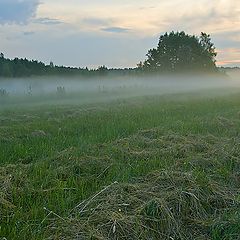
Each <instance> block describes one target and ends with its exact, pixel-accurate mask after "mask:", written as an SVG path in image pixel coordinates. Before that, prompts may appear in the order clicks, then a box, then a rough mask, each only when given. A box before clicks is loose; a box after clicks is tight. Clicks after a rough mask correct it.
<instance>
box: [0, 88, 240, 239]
mask: <svg viewBox="0 0 240 240" xmlns="http://www.w3.org/2000/svg"><path fill="white" fill-rule="evenodd" d="M212 91H213V90H212ZM211 96H212V97H211ZM239 133H240V91H239V93H234V94H233V93H229V94H226V95H222V96H217V94H215V93H213V92H211V91H209V94H207V93H205V94H204V96H202V94H201V93H192V94H190V93H189V94H175V95H169V96H151V97H139V98H132V99H124V100H118V101H115V102H114V103H101V104H98V105H97V104H89V105H88V106H82V105H79V106H78V105H76V104H75V105H73V106H70V105H68V106H52V107H50V106H49V107H44V106H42V107H41V106H38V107H37V108H35V109H32V108H30V107H29V108H24V109H22V110H19V109H12V108H11V109H9V110H2V111H1V112H0V159H1V163H0V237H1V238H4V237H5V239H8V240H9V239H11V240H13V239H34V240H35V239H36V240H37V239H39V240H40V239H104V240H105V239H133V240H134V239H136V240H137V239H175V240H177V239H204V240H205V239H215V240H217V239H226V240H227V239H228V240H231V239H232V240H235V239H239V236H240V206H239V203H240V194H239V193H240V192H239V191H240V135H239Z"/></svg>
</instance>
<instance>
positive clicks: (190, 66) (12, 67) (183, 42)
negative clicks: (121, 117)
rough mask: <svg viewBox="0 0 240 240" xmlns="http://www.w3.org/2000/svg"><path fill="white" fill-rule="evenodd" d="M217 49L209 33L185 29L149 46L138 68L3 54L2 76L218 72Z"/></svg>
mask: <svg viewBox="0 0 240 240" xmlns="http://www.w3.org/2000/svg"><path fill="white" fill-rule="evenodd" d="M216 56H217V52H216V48H215V46H214V44H213V43H212V41H211V38H210V35H208V34H206V33H203V32H202V33H201V35H200V36H195V35H189V34H186V33H185V32H183V31H182V32H170V33H165V34H163V35H161V36H160V38H159V42H158V45H157V47H156V48H153V49H150V50H149V51H148V53H147V54H146V57H147V58H146V60H145V61H144V62H140V63H139V64H137V67H136V68H124V69H108V68H107V67H106V66H100V67H98V68H97V69H90V70H89V69H88V68H75V67H65V66H55V65H54V64H53V62H50V64H44V63H42V62H39V61H36V60H28V59H26V58H25V59H22V58H20V59H19V58H15V59H8V58H5V57H4V54H3V53H1V54H0V77H28V76H42V75H78V76H79V75H80V76H84V77H87V76H105V75H109V74H110V75H111V74H112V75H128V74H149V73H179V72H204V73H206V72H217V67H216Z"/></svg>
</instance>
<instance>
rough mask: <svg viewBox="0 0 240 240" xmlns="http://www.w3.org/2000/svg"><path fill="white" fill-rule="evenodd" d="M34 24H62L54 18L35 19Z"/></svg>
mask: <svg viewBox="0 0 240 240" xmlns="http://www.w3.org/2000/svg"><path fill="white" fill-rule="evenodd" d="M34 23H39V24H44V25H56V24H61V23H63V22H61V21H60V20H58V19H55V18H37V19H35V20H34Z"/></svg>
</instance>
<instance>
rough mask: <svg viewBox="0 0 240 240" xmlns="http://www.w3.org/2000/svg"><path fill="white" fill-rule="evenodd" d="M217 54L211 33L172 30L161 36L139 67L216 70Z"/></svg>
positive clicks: (162, 69)
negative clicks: (189, 33) (199, 34)
mask: <svg viewBox="0 0 240 240" xmlns="http://www.w3.org/2000/svg"><path fill="white" fill-rule="evenodd" d="M216 55H217V54H216V51H215V47H214V45H213V43H212V42H211V38H210V35H208V34H206V33H201V36H200V37H197V36H194V35H188V34H186V33H185V32H170V33H165V34H164V35H162V36H160V39H159V43H158V46H157V48H153V49H150V50H149V51H148V53H147V55H146V56H147V59H146V60H145V62H144V63H143V64H139V65H138V68H141V69H142V70H145V71H150V72H182V71H188V72H191V71H216V69H217V68H216V64H215V57H216Z"/></svg>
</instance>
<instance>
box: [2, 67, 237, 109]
mask: <svg viewBox="0 0 240 240" xmlns="http://www.w3.org/2000/svg"><path fill="white" fill-rule="evenodd" d="M238 87H240V74H239V72H238V71H235V72H230V74H224V75H218V76H210V75H202V76H201V75H199V76H193V75H192V76H190V75H186V76H184V75H179V76H150V77H149V76H148V77H147V76H145V77H144V76H142V77H131V76H125V77H124V76H123V77H116V76H115V77H109V76H106V77H98V78H96V77H95V78H87V79H82V78H81V79H79V78H77V77H33V78H17V79H14V78H12V79H4V78H2V79H1V80H0V89H2V90H4V91H5V92H6V94H5V95H6V96H3V95H2V96H1V97H0V101H1V103H2V106H4V107H6V106H7V105H8V103H9V104H10V103H11V104H14V103H15V104H16V103H28V104H31V102H34V103H43V104H44V103H46V104H50V103H51V101H53V100H54V101H53V102H54V104H56V103H57V102H58V100H60V101H61V102H60V103H61V104H62V103H63V102H64V101H66V102H67V101H69V99H71V100H73V99H74V100H75V102H76V103H87V102H96V103H97V102H98V101H112V100H116V99H119V98H129V97H134V96H148V95H163V94H171V93H181V92H192V91H198V90H207V89H214V88H238Z"/></svg>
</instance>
